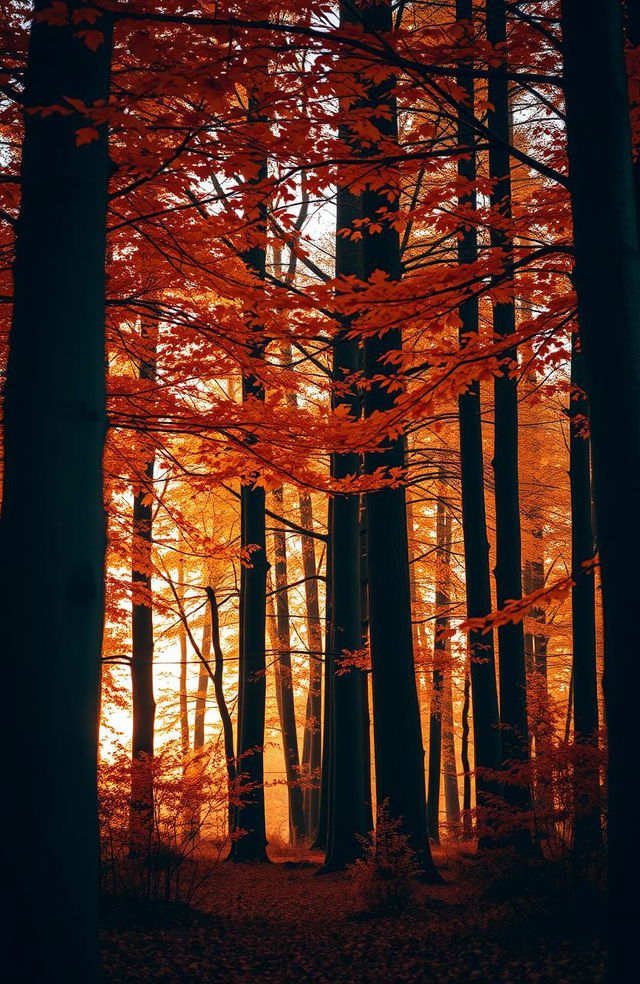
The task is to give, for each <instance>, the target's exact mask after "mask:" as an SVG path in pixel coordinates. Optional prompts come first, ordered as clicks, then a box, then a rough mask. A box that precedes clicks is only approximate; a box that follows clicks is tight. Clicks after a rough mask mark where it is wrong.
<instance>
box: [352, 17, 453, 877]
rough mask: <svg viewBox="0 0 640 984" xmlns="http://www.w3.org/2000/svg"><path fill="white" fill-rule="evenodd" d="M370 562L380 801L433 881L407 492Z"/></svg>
mask: <svg viewBox="0 0 640 984" xmlns="http://www.w3.org/2000/svg"><path fill="white" fill-rule="evenodd" d="M357 6H358V11H359V13H360V16H361V19H362V23H363V27H364V29H365V31H367V32H372V33H379V32H383V33H388V32H390V31H391V29H392V26H393V24H392V11H391V7H390V6H389V5H388V4H387V3H384V2H375V3H372V4H366V5H364V4H360V3H359V4H358V5H357ZM393 84H394V83H393V80H391V81H390V80H385V81H384V82H381V83H378V84H369V85H368V91H367V96H366V102H367V105H368V106H370V107H371V110H372V113H374V112H375V110H376V108H377V107H379V106H380V104H382V103H384V104H385V105H387V106H390V107H391V113H390V116H389V118H384V119H381V118H377V119H376V125H377V127H378V129H379V131H380V135H381V138H382V139H384V140H385V141H390V142H391V143H394V142H395V141H396V140H397V113H396V110H395V101H394V99H393V96H392V95H391V90H392V88H393ZM362 199H363V202H362V211H363V217H364V218H368V219H371V220H372V221H374V222H379V219H380V210H383V211H385V212H387V211H394V210H395V209H396V208H397V206H398V202H397V200H396V201H394V202H390V201H389V199H388V196H387V195H386V194H385V193H384V192H382V191H380V190H379V189H374V188H371V187H368V188H366V189H365V191H364V192H363V196H362ZM362 242H363V259H364V271H363V273H364V279H365V280H368V279H369V277H370V276H371V275H372V274H373V273H374V272H375V271H376V270H378V271H383V272H384V273H386V274H388V276H389V277H390V278H391V280H399V279H400V242H399V238H398V233H397V231H396V230H395V229H394V228H393V227H392V226H391V224H389V223H388V222H387V223H385V224H384V226H383V229H382V231H381V232H379V233H377V234H371V233H367V232H365V234H364V238H363V241H362ZM401 348H402V335H401V331H400V328H399V327H391V328H389V330H388V331H386V332H385V333H384V335H382V336H374V337H370V338H367V339H366V341H365V374H366V376H367V377H368V379H369V380H371V379H374V378H375V379H377V380H381V378H384V377H389V376H390V375H392V374H393V372H394V368H393V367H392V365H391V364H390V363H389V362H388V361H387V356H388V353H389V352H396V351H398V350H399V349H401ZM394 401H395V397H394V394H393V393H390V392H389V390H388V388H387V387H386V386H384V385H383V384H382V382H381V381H377V382H373V383H371V385H370V386H369V387H368V388H367V390H366V393H365V413H366V415H367V416H368V417H370V416H372V414H374V413H384V412H385V411H387V410H390V409H391V408H392V407H393V406H394ZM365 466H366V469H367V471H368V472H372V471H374V470H375V469H376V468H379V467H382V468H397V469H399V470H400V471H401V472H402V471H404V467H405V456H404V439H403V438H402V437H399V438H386V439H385V440H384V441H383V443H382V445H381V450H380V451H379V452H378V453H369V454H367V455H366V456H365ZM367 528H368V543H367V552H368V560H369V602H370V604H369V610H370V644H371V663H372V676H373V723H374V742H375V758H376V789H377V801H378V803H379V804H380V803H382V802H384V801H385V800H388V809H389V814H390V816H391V817H396V818H401V819H402V825H403V829H404V831H405V832H406V833H407V834H408V836H409V838H410V841H411V844H412V846H413V848H414V850H415V851H416V853H417V856H418V858H419V860H420V863H421V865H422V868H423V872H424V877H425V878H426V879H429V880H433V881H436V880H439V875H438V873H437V871H436V868H435V866H434V864H433V860H432V858H431V850H430V847H429V837H428V831H427V809H426V796H425V776H424V749H423V746H422V734H421V728H420V710H419V706H418V695H417V690H416V678H415V664H414V659H413V641H412V631H411V598H410V587H409V544H408V538H407V512H406V499H405V489H404V488H403V487H400V488H389V487H386V488H382V489H380V490H378V491H376V492H370V493H368V494H367Z"/></svg>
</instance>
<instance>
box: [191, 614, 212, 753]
mask: <svg viewBox="0 0 640 984" xmlns="http://www.w3.org/2000/svg"><path fill="white" fill-rule="evenodd" d="M200 651H201V653H202V659H203V660H204V662H201V663H200V670H199V673H198V691H197V694H196V709H195V714H194V719H193V750H194V752H199V751H200V750H201V749H202V748H204V744H205V720H206V713H207V691H208V689H209V674H208V672H207V667H206V665H205V664H206V663H207V662H208V661H209V656H210V655H211V622H210V620H209V619H208V618H205V620H204V626H203V629H202V642H201V643H200Z"/></svg>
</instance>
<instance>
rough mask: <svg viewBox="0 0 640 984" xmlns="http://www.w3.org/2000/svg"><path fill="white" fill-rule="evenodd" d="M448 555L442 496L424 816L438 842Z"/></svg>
mask: <svg viewBox="0 0 640 984" xmlns="http://www.w3.org/2000/svg"><path fill="white" fill-rule="evenodd" d="M450 554H451V513H450V512H449V510H448V509H447V508H446V506H445V504H444V501H443V499H442V495H441V494H438V500H437V503H436V556H435V560H436V620H435V640H434V645H433V687H432V690H431V710H430V714H429V786H428V795H427V816H428V820H429V836H430V837H431V839H432V840H433V841H434V842H435V843H436V844H439V843H440V830H439V825H440V779H441V774H442V697H443V683H444V677H445V673H446V664H447V662H448V660H449V659H450V648H451V647H450V645H449V640H448V639H447V638H446V636H445V633H446V631H447V629H448V627H449V616H448V612H449V605H450V598H449V585H450V580H451V575H450V568H449V564H450Z"/></svg>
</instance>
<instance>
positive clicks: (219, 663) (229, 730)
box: [203, 586, 244, 834]
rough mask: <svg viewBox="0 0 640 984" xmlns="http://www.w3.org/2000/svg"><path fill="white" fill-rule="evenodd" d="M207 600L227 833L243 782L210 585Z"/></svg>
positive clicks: (216, 608) (216, 610)
mask: <svg viewBox="0 0 640 984" xmlns="http://www.w3.org/2000/svg"><path fill="white" fill-rule="evenodd" d="M206 592H207V598H208V600H209V614H210V617H211V644H212V646H213V652H214V655H215V667H214V671H213V673H211V672H209V676H210V677H211V682H212V683H213V692H214V694H215V698H216V704H217V705H218V714H219V715H220V720H221V721H222V736H223V739H224V755H225V759H226V765H227V793H228V802H229V806H228V810H229V833H230V834H233V833H235V829H236V828H235V824H236V817H237V812H238V811H236V810H235V809H234V806H233V801H234V799H236V798H237V796H238V795H240V796H244V784H243V788H242V789H237V788H236V787H237V779H238V768H237V767H236V758H235V750H234V747H233V723H232V721H231V714H230V713H229V707H228V705H227V701H226V698H225V694H224V654H223V652H222V646H221V644H220V617H219V614H218V602H217V599H216V593H215V591H214V589H213V588H212V587H210V586H209V587H207V588H206ZM203 665H204V664H203Z"/></svg>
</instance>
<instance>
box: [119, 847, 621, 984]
mask: <svg viewBox="0 0 640 984" xmlns="http://www.w3.org/2000/svg"><path fill="white" fill-rule="evenodd" d="M279 853H280V856H279V857H276V858H275V863H273V864H271V865H260V866H249V865H234V864H226V863H223V862H219V861H213V860H209V861H207V859H206V858H204V859H202V860H201V862H200V864H201V865H203V866H204V868H203V871H204V881H203V883H202V885H201V890H200V895H199V902H198V906H197V908H194V907H187V906H185V905H183V904H182V905H181V904H177V903H173V904H162V905H158V904H156V905H153V906H152V905H150V904H149V903H142V902H137V903H134V902H132V901H126V900H124V899H115V898H107V899H106V900H105V902H106V904H105V911H104V926H103V959H104V980H105V984H217V982H221V981H225V982H229V984H300V982H309V984H343V982H344V984H348V982H357V984H394V982H398V984H405V982H406V984H409V982H423V981H424V982H429V984H431V982H433V984H445V982H447V984H457V982H459V984H465V982H471V981H481V982H488V984H489V982H505V984H506V982H508V984H565V982H570V984H599V982H601V981H603V980H604V975H605V949H606V948H605V942H604V939H603V935H602V934H603V930H602V927H603V925H604V906H603V898H602V894H601V892H600V891H599V889H598V888H597V887H596V886H595V884H594V880H586V879H584V878H582V877H581V878H579V879H578V878H576V877H575V876H573V875H571V874H570V873H569V872H567V870H566V868H563V867H562V866H560V865H549V864H545V865H541V864H540V863H536V864H533V863H530V864H528V865H524V866H521V868H520V871H519V873H518V874H517V876H516V877H515V880H514V876H513V872H510V873H509V875H508V876H507V875H506V872H507V868H508V867H509V866H508V865H507V866H505V865H503V864H502V863H501V862H497V863H496V862H495V861H493V862H491V863H490V864H486V863H485V862H483V861H481V860H476V859H473V858H472V856H471V855H470V853H468V852H465V851H464V849H461V848H460V846H459V845H458V846H457V847H456V848H455V849H454V848H450V849H439V848H436V849H435V851H434V856H435V859H436V862H437V864H438V867H439V870H440V872H441V873H442V875H443V877H444V878H445V880H446V884H444V885H441V886H428V885H419V886H418V887H417V889H416V893H415V897H414V898H413V900H412V902H411V903H410V905H408V907H407V908H405V909H403V910H402V911H401V912H396V913H386V914H385V913H381V912H372V911H370V909H369V908H368V906H367V903H366V901H365V900H364V899H363V898H362V897H361V896H359V895H358V893H357V889H356V886H355V884H354V879H353V877H352V876H351V875H349V874H348V873H347V874H327V875H322V876H320V877H318V876H317V875H316V872H317V869H318V867H319V865H320V862H321V860H322V859H321V857H320V856H319V855H318V856H315V855H307V857H306V858H304V859H301V858H300V856H298V857H297V858H296V857H295V856H294V855H293V854H289V855H287V853H286V851H280V852H279Z"/></svg>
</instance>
